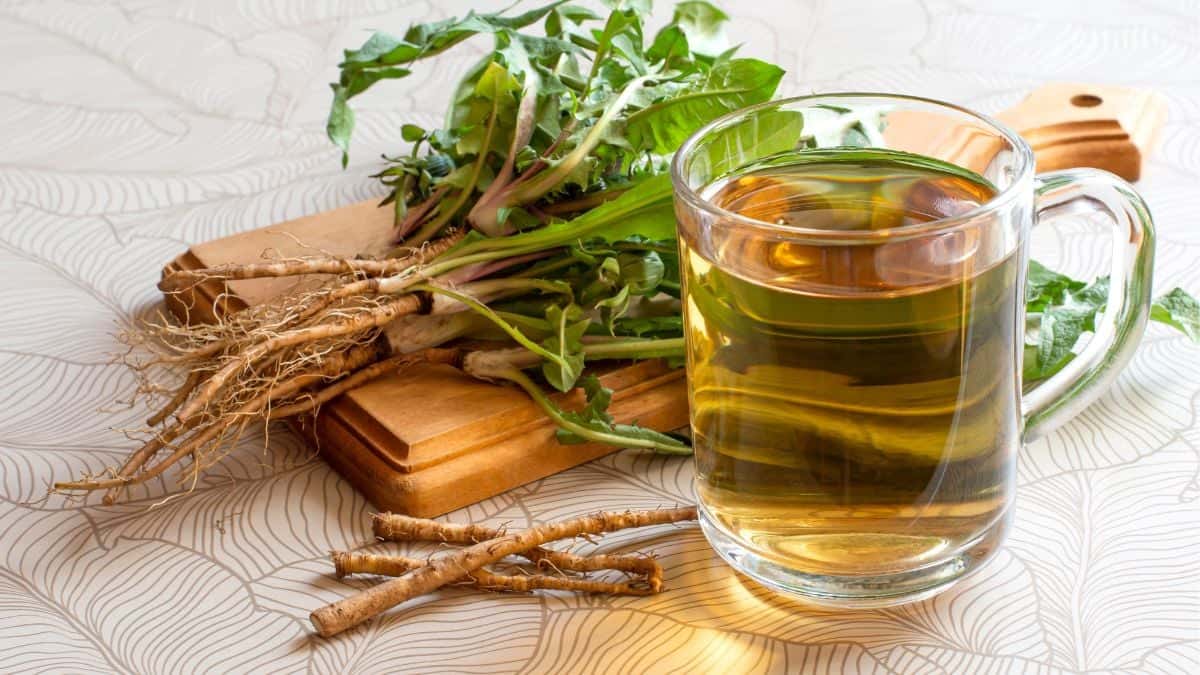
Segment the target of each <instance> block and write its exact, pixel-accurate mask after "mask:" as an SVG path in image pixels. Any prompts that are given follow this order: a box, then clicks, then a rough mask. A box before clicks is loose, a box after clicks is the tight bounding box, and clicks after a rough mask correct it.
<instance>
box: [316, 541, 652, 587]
mask: <svg viewBox="0 0 1200 675" xmlns="http://www.w3.org/2000/svg"><path fill="white" fill-rule="evenodd" d="M329 557H330V558H331V559H332V560H333V567H334V573H335V574H336V575H337V577H338V578H339V579H340V578H342V577H344V576H346V575H348V574H377V575H380V576H385V577H399V576H403V575H405V574H407V573H408V572H411V571H412V570H415V569H419V568H421V567H424V566H426V565H428V564H429V561H427V560H418V559H416V558H405V557H403V556H397V555H374V554H371V553H357V552H349V551H333V552H332V553H330V554H329ZM462 583H464V584H469V585H471V586H475V587H476V588H480V589H482V590H487V591H510V592H516V593H528V592H530V591H534V590H537V589H539V588H544V589H550V590H556V591H577V592H581V593H604V594H608V595H651V594H653V593H654V590H653V589H652V588H651V586H650V584H649V583H647V582H644V581H642V582H639V581H637V580H629V581H622V582H611V581H597V580H594V579H576V578H571V577H556V576H549V575H545V574H533V575H508V574H496V573H495V572H491V571H488V570H485V569H477V570H475V571H473V572H471V573H470V575H468V576H467V577H466V578H465V579H463V581H462Z"/></svg>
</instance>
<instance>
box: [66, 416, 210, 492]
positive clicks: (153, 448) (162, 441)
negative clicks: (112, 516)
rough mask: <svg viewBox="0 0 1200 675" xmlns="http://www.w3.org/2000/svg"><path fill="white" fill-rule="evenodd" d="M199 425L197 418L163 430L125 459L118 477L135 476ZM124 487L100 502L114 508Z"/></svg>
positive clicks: (115, 487)
mask: <svg viewBox="0 0 1200 675" xmlns="http://www.w3.org/2000/svg"><path fill="white" fill-rule="evenodd" d="M199 423H200V418H198V417H195V418H192V419H190V420H185V421H181V422H179V423H178V424H176V425H175V426H172V427H170V428H168V429H163V430H162V432H161V433H159V434H157V435H156V436H155V437H154V438H151V439H150V440H149V441H147V442H146V443H145V444H143V445H142V447H140V448H138V449H137V450H136V451H135V452H134V453H133V454H131V455H129V457H128V458H126V459H125V463H124V464H122V465H121V468H120V470H118V471H117V476H118V477H126V476H131V475H133V474H134V473H135V472H137V470H138V469H140V468H142V465H143V464H145V463H146V462H148V461H150V458H151V457H153V456H154V455H156V454H158V451H159V450H162V449H163V448H164V447H166V445H167V443H170V442H171V441H173V440H175V439H176V438H178V437H179V436H180V435H181V434H183V433H184V432H186V431H189V430H191V429H192V428H194V427H195V426H196V425H197V424H199ZM123 486H124V484H122V485H116V486H113V487H110V488H109V489H108V492H106V493H104V497H103V499H101V500H100V501H101V502H102V503H103V504H105V505H106V506H112V505H113V504H115V503H117V499H118V498H119V497H120V496H121V488H122V487H123ZM54 487H55V489H58V485H57V484H56V485H55V486H54Z"/></svg>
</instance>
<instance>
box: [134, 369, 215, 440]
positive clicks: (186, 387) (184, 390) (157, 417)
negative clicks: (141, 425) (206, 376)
mask: <svg viewBox="0 0 1200 675" xmlns="http://www.w3.org/2000/svg"><path fill="white" fill-rule="evenodd" d="M201 376H202V374H201V373H200V371H198V370H193V371H192V372H191V373H189V374H188V376H187V380H185V381H184V383H183V385H182V386H181V387H179V389H177V390H176V391H175V395H174V396H172V397H171V400H170V401H168V402H167V404H166V405H165V406H163V408H162V410H159V411H158V412H156V413H154V415H152V416H151V417H150V419H148V420H146V426H148V427H156V426H158V425H159V424H161V423H162V421H163V420H165V419H167V416H169V415H170V414H171V413H173V412H175V411H176V410H178V409H179V406H181V405H183V402H184V401H186V400H187V398H188V395H189V394H191V393H192V390H193V389H195V388H196V386H197V385H199V384H200V379H201Z"/></svg>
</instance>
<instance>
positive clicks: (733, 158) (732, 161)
mask: <svg viewBox="0 0 1200 675" xmlns="http://www.w3.org/2000/svg"><path fill="white" fill-rule="evenodd" d="M803 133H804V116H803V115H802V114H801V112H800V111H798V110H765V111H763V112H760V113H758V114H757V115H753V116H750V117H747V118H746V119H744V120H741V121H739V122H736V123H734V124H731V125H730V126H728V127H726V128H724V129H721V130H720V131H717V132H715V133H714V134H713V135H712V137H711V138H709V139H708V140H707V141H706V142H705V143H704V145H703V146H702V147H699V148H697V154H696V157H695V159H694V160H693V161H694V162H695V163H696V164H697V169H698V170H700V171H702V172H703V173H705V174H707V175H709V176H714V177H716V176H724V175H726V174H728V173H729V172H730V171H733V170H734V169H736V168H738V167H740V166H742V164H744V163H745V161H746V158H749V157H766V156H769V155H774V154H777V153H780V152H786V151H789V150H794V149H796V148H797V147H798V145H799V143H800V137H801V135H802V134H803Z"/></svg>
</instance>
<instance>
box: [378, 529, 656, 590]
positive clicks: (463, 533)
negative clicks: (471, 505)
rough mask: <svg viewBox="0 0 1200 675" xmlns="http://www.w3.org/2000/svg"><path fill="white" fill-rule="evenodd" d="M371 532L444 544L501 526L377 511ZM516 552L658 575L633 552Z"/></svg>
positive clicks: (493, 533)
mask: <svg viewBox="0 0 1200 675" xmlns="http://www.w3.org/2000/svg"><path fill="white" fill-rule="evenodd" d="M371 525H372V528H373V531H374V532H375V536H376V537H378V538H380V539H383V540H385V541H439V542H444V543H448V544H478V543H479V542H481V541H487V540H489V539H496V538H498V537H503V536H504V535H505V534H507V532H505V531H504V530H503V529H498V528H494V527H488V526H486V525H476V524H462V523H442V522H439V521H436V520H429V519H427V518H413V517H412V516H405V515H402V514H399V513H378V514H375V516H373V517H372V518H371ZM516 555H519V556H521V557H522V558H525V559H526V560H528V561H529V562H531V563H534V564H535V565H537V567H538V569H552V570H560V571H568V570H569V571H573V572H594V571H598V570H616V571H618V572H626V573H628V574H644V575H647V576H653V575H658V576H660V577H661V576H662V570H661V569H659V566H658V563H656V562H654V560H652V559H651V558H647V557H645V556H636V555H610V554H603V553H597V554H593V555H588V556H582V555H576V554H574V553H568V552H566V551H553V550H550V549H546V548H542V547H540V546H538V547H535V548H531V549H529V550H527V551H518V552H517V554H516Z"/></svg>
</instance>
